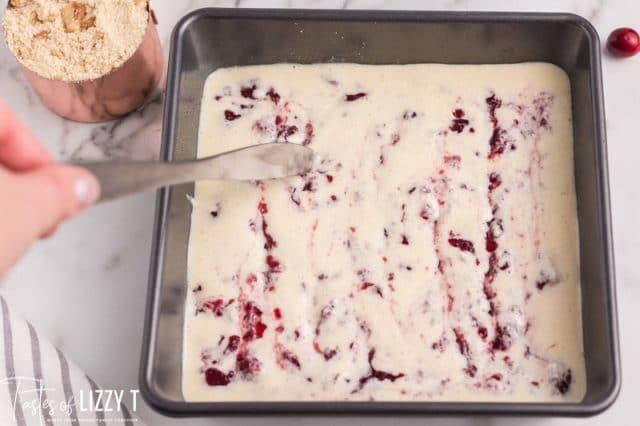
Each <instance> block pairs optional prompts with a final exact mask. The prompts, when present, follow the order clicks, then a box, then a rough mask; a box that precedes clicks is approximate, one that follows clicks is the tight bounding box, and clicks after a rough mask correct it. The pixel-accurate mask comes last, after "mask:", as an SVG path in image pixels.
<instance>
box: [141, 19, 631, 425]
mask: <svg viewBox="0 0 640 426" xmlns="http://www.w3.org/2000/svg"><path fill="white" fill-rule="evenodd" d="M527 61H543V62H550V63H553V64H556V65H558V66H560V67H561V68H563V69H564V70H565V71H566V72H567V73H568V75H569V78H570V80H571V91H572V96H573V99H572V102H573V106H572V109H573V118H574V140H575V142H574V151H575V160H574V161H575V175H576V189H577V200H578V220H579V223H580V253H581V259H580V260H581V276H582V309H583V311H582V312H583V313H582V315H583V327H584V349H585V357H586V369H587V391H586V395H585V397H584V399H583V401H581V402H580V403H542V404H541V403H532V404H527V403H466V402H464V403H462V402H377V401H370V402H296V401H291V402H257V401H256V402H233V403H229V402H205V403H201V402H198V403H194V402H187V401H185V400H184V398H183V396H182V390H181V375H182V330H183V321H184V315H183V310H184V301H185V294H186V291H187V285H186V272H187V243H188V236H189V226H190V209H189V205H188V203H187V202H185V198H186V196H187V195H188V194H192V193H193V185H182V186H177V187H174V188H172V189H164V190H161V191H159V192H158V198H157V214H156V223H155V236H154V245H153V251H152V253H151V272H150V283H149V294H148V301H147V311H146V323H145V333H144V343H143V347H142V361H141V368H140V388H141V392H142V395H143V396H144V397H145V399H146V400H147V402H148V403H149V404H150V405H151V406H152V407H154V408H155V409H156V410H158V411H160V412H162V413H165V414H169V415H176V416H195V415H220V414H231V413H236V414H259V413H298V414H312V413H313V414H347V413H351V414H353V413H358V414H373V413H376V414H470V413H475V414H518V415H575V416H580V415H593V414H596V413H598V412H600V411H602V410H604V409H606V408H607V407H608V406H609V405H611V404H612V403H613V401H614V400H615V398H616V396H617V394H618V392H619V388H620V362H619V353H618V332H617V314H616V302H615V283H614V262H613V250H612V235H611V217H610V211H609V189H608V173H607V153H606V141H605V124H604V112H603V100H602V82H601V67H600V42H599V40H598V36H597V34H596V31H595V30H594V28H593V27H592V26H591V24H589V22H587V21H586V20H584V19H583V18H581V17H579V16H576V15H570V14H549V13H467V12H462V13H449V12H389V11H385V12H382V11H319V10H304V11H302V10H248V9H244V10H237V9H202V10H198V11H195V12H193V13H190V14H189V15H187V16H185V17H184V18H183V19H182V20H180V22H178V24H177V25H176V28H175V30H174V33H173V38H172V41H171V55H170V58H169V73H168V79H167V93H166V103H165V112H164V127H163V134H162V158H163V159H165V160H171V159H180V160H182V159H192V158H195V155H196V141H197V131H198V119H199V113H200V98H201V95H202V89H203V85H204V81H205V79H206V77H207V76H208V75H209V73H211V72H212V71H214V70H215V69H217V68H219V67H227V66H233V65H253V64H271V63H278V62H298V63H314V62H356V63H364V64H406V63H429V62H431V63H447V64H494V63H514V62H527Z"/></svg>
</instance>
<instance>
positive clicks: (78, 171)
mask: <svg viewBox="0 0 640 426" xmlns="http://www.w3.org/2000/svg"><path fill="white" fill-rule="evenodd" d="M99 192H100V188H99V186H98V182H97V181H96V179H95V178H94V177H93V175H91V174H90V173H89V172H87V171H86V170H84V169H82V168H79V167H73V166H63V165H56V164H54V162H53V158H52V157H51V156H50V155H49V153H48V152H47V151H46V150H45V148H44V147H43V146H42V145H41V144H40V142H38V140H37V139H36V138H35V136H34V135H33V134H32V133H31V132H30V131H29V130H28V129H27V128H26V127H25V125H24V124H23V123H22V122H21V121H20V119H19V118H18V117H17V116H16V115H15V114H14V113H13V111H11V109H9V107H8V106H7V105H6V104H4V103H3V102H2V101H0V277H2V276H3V275H4V274H5V273H6V272H7V271H8V270H9V268H11V267H12V266H13V265H14V264H15V263H16V262H17V261H18V259H19V258H20V256H22V255H23V254H24V252H25V251H26V250H27V249H28V248H29V246H30V245H31V243H33V241H35V240H36V239H37V238H46V237H48V236H50V235H51V234H53V233H54V232H55V230H56V229H57V226H58V224H59V223H60V222H62V221H63V220H65V219H67V218H69V217H71V216H74V215H75V214H77V213H79V212H80V211H82V210H84V209H85V208H86V207H87V206H89V205H90V204H91V203H93V202H94V201H95V200H96V199H97V197H98V194H99Z"/></svg>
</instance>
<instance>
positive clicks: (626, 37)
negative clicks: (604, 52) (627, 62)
mask: <svg viewBox="0 0 640 426" xmlns="http://www.w3.org/2000/svg"><path fill="white" fill-rule="evenodd" d="M607 49H609V52H611V53H612V54H614V55H616V56H622V57H629V56H633V55H635V54H636V53H638V52H640V36H639V35H638V33H637V32H636V31H635V30H634V29H633V28H618V29H616V30H614V31H613V32H612V33H611V34H610V35H609V38H608V39H607Z"/></svg>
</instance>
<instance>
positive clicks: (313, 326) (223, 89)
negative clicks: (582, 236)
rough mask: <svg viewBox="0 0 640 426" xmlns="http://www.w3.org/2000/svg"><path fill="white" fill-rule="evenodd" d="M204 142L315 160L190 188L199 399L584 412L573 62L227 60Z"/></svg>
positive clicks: (192, 336) (190, 306)
mask: <svg viewBox="0 0 640 426" xmlns="http://www.w3.org/2000/svg"><path fill="white" fill-rule="evenodd" d="M199 132H200V133H199V144H198V155H199V156H208V155H212V154H215V153H218V152H222V151H226V150H230V149H235V148H239V147H242V146H248V145H252V144H256V143H266V142H273V141H283V142H284V141H288V142H292V143H301V144H305V145H308V146H309V147H311V148H313V150H314V151H315V152H316V153H317V161H316V164H315V167H314V170H313V171H312V172H311V173H309V174H308V175H306V176H303V177H293V178H287V179H282V180H278V181H265V182H250V183H247V182H199V183H197V185H196V191H195V198H194V200H193V214H192V218H191V234H190V245H189V268H188V286H189V291H188V297H187V300H186V318H185V340H184V354H183V356H184V363H183V392H184V396H185V398H186V399H187V400H188V401H247V400H253V401H268V400H269V401H271V400H372V399H373V400H383V401H391V400H393V401H398V400H406V401H416V400H421V401H427V400H440V401H532V402H533V401H536V402H540V401H555V402H575V401H579V400H581V399H582V397H583V396H584V393H585V367H584V358H583V351H582V334H581V333H582V332H581V316H580V315H581V309H580V277H579V253H578V236H577V225H578V224H577V216H576V196H575V186H574V173H573V137H572V124H571V102H570V89H569V81H568V78H567V76H566V74H565V73H564V72H563V71H562V70H560V69H559V68H557V67H555V66H553V65H550V64H544V63H523V64H513V65H437V64H430V65H426V64H424V65H385V66H367V65H355V64H316V65H295V64H278V65H265V66H251V67H238V68H225V69H219V70H217V71H215V72H214V73H213V74H211V75H210V76H209V78H208V80H207V82H206V85H205V88H204V94H203V99H202V107H201V119H200V130H199Z"/></svg>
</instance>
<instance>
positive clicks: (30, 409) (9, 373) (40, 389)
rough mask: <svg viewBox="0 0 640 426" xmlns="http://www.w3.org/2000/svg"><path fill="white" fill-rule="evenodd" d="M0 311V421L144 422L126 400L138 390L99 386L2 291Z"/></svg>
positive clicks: (133, 397)
mask: <svg viewBox="0 0 640 426" xmlns="http://www.w3.org/2000/svg"><path fill="white" fill-rule="evenodd" d="M0 310H1V311H2V312H1V315H0V323H1V329H2V349H0V425H2V426H4V425H7V426H9V425H18V426H25V425H28V426H31V425H47V426H52V425H62V424H70V425H73V426H76V425H77V426H84V425H101V426H104V425H125V426H134V425H135V426H143V423H142V422H141V421H140V420H139V419H137V418H136V417H135V416H133V415H132V414H131V411H130V410H129V409H128V408H127V406H126V405H125V403H132V404H133V405H132V409H135V404H136V402H137V398H138V395H137V391H125V390H112V391H107V390H102V389H100V388H99V387H98V386H97V385H96V383H95V382H94V381H93V380H92V379H91V378H90V377H89V376H87V375H86V374H84V373H83V372H82V371H81V370H80V369H79V368H78V367H77V366H75V365H74V364H73V363H72V362H70V361H69V360H68V359H67V358H66V356H65V355H64V354H63V353H62V352H61V351H60V350H58V349H57V348H56V347H54V346H53V345H52V344H51V343H50V342H48V341H47V340H46V339H44V338H42V336H40V335H38V333H37V331H36V330H35V329H34V328H33V326H32V325H31V324H29V323H28V322H27V321H25V320H23V319H21V318H19V317H18V316H16V315H15V314H14V313H12V312H11V310H10V309H9V307H8V305H7V302H6V301H5V299H4V298H3V297H2V296H0ZM2 368H4V370H2Z"/></svg>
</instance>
